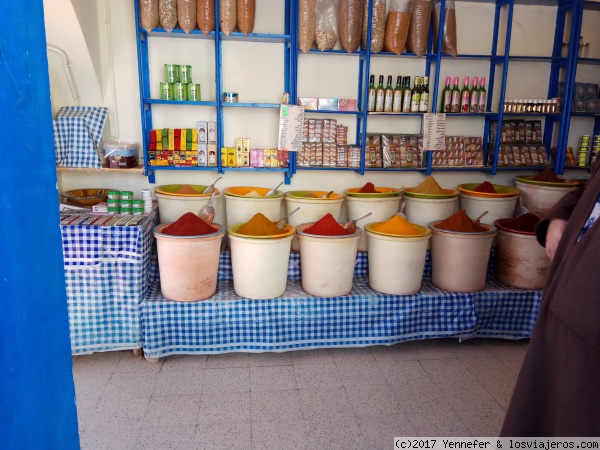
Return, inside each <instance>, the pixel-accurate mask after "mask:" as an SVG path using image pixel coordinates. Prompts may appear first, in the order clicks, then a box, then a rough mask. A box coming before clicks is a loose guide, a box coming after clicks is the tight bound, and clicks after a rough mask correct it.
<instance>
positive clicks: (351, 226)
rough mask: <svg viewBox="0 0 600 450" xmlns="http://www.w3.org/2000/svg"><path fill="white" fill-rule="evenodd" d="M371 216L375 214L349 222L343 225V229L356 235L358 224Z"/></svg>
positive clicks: (368, 214)
mask: <svg viewBox="0 0 600 450" xmlns="http://www.w3.org/2000/svg"><path fill="white" fill-rule="evenodd" d="M371 214H373V213H367V214H365V215H364V216H362V217H359V218H358V219H352V220H349V221H348V222H346V223H345V224H344V225H342V227H343V228H345V229H346V230H348V231H349V232H350V233H354V232H355V231H356V222H358V221H359V220H363V219H365V218H367V217H369V216H370V215H371Z"/></svg>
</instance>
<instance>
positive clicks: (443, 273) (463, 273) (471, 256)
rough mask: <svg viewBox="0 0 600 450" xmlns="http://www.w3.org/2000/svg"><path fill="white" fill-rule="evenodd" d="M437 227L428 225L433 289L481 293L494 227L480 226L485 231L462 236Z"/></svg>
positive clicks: (459, 233) (434, 223)
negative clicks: (430, 235) (434, 287)
mask: <svg viewBox="0 0 600 450" xmlns="http://www.w3.org/2000/svg"><path fill="white" fill-rule="evenodd" d="M438 223H439V221H436V222H432V223H430V224H429V228H431V230H432V237H431V282H432V283H433V285H434V286H436V287H438V288H439V289H444V290H446V291H450V292H478V291H481V290H483V288H485V281H486V274H487V266H488V262H489V259H490V250H491V248H492V241H493V239H494V236H496V227H494V226H493V225H489V224H485V223H482V224H481V226H482V227H484V228H486V231H482V232H475V233H463V232H458V231H446V230H441V229H439V228H436V226H435V225H436V224H438Z"/></svg>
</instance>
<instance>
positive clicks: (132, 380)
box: [102, 372, 158, 398]
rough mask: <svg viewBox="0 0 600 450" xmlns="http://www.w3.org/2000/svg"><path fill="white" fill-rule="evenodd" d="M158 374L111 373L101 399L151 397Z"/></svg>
mask: <svg viewBox="0 0 600 450" xmlns="http://www.w3.org/2000/svg"><path fill="white" fill-rule="evenodd" d="M157 379H158V372H147V373H144V372H122V373H113V374H112V376H111V377H110V380H109V381H108V384H107V385H106V388H105V389H104V393H103V394H102V397H103V398H105V397H106V398H133V397H148V398H150V397H151V396H152V393H153V392H154V386H156V380H157Z"/></svg>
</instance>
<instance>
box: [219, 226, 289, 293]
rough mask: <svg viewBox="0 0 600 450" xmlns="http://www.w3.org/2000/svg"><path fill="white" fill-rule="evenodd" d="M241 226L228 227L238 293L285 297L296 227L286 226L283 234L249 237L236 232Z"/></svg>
mask: <svg viewBox="0 0 600 450" xmlns="http://www.w3.org/2000/svg"><path fill="white" fill-rule="evenodd" d="M242 225H243V224H236V225H232V226H230V227H229V229H228V230H227V231H228V233H229V247H230V248H231V267H232V270H233V289H234V290H235V293H236V294H237V295H239V296H240V297H244V298H250V299H253V300H258V299H269V298H276V297H280V296H282V295H283V294H284V292H285V289H286V286H287V271H288V263H289V259H290V245H291V242H292V237H293V236H294V233H295V228H294V227H293V226H292V225H286V226H285V228H284V229H283V231H282V232H281V234H280V235H275V236H248V235H244V234H239V233H237V230H238V229H239V228H240V226H242Z"/></svg>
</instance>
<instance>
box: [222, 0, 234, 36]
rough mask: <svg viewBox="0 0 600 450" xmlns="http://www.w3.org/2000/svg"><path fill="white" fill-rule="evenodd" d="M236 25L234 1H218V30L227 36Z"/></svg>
mask: <svg viewBox="0 0 600 450" xmlns="http://www.w3.org/2000/svg"><path fill="white" fill-rule="evenodd" d="M236 25H237V5H236V0H219V28H220V29H221V31H222V32H223V33H225V36H229V35H230V34H231V32H232V31H234V30H235V26H236Z"/></svg>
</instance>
